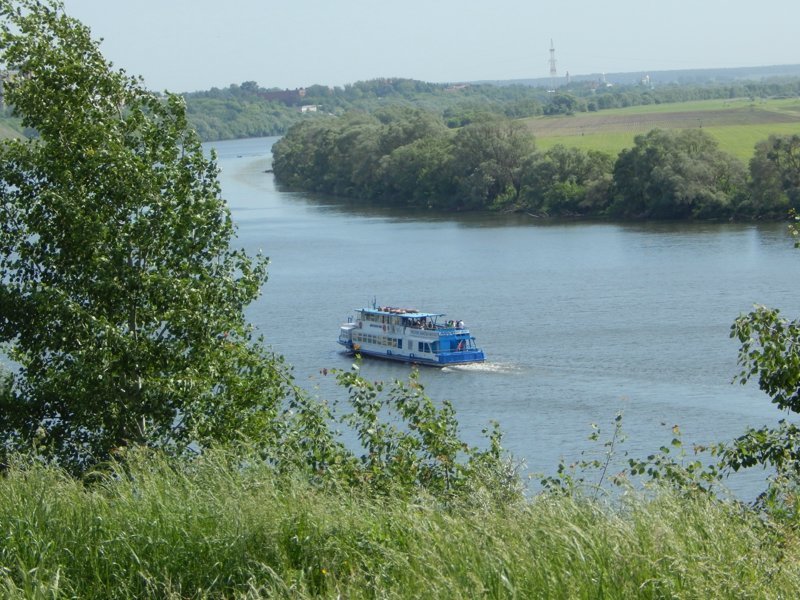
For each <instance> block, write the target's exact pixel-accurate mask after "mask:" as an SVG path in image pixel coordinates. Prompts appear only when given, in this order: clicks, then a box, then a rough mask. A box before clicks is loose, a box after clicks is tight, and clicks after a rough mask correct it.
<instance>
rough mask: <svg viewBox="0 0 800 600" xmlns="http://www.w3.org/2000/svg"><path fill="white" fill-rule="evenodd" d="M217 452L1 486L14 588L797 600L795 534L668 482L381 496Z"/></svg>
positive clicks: (49, 593)
mask: <svg viewBox="0 0 800 600" xmlns="http://www.w3.org/2000/svg"><path fill="white" fill-rule="evenodd" d="M234 456H235V455H233V454H231V455H225V454H222V453H216V454H213V455H210V456H205V457H202V458H200V459H198V460H196V461H194V462H180V463H177V462H174V461H168V460H165V459H163V458H161V457H159V456H158V455H153V454H147V455H142V456H136V455H134V456H131V457H129V460H127V461H126V466H125V467H124V469H123V468H122V467H116V468H112V469H111V470H110V471H109V472H108V473H107V474H105V475H102V476H98V477H97V479H96V480H95V481H93V482H91V483H88V484H86V483H79V482H77V481H76V480H75V479H73V478H71V477H69V476H67V475H66V474H65V473H64V472H63V471H60V470H58V469H56V468H51V467H46V466H41V465H39V464H36V463H31V462H30V461H27V462H25V461H22V462H20V463H18V464H16V465H12V466H11V467H10V468H9V470H8V472H7V473H6V475H5V476H4V477H3V478H2V479H0V540H2V541H0V590H2V592H0V594H2V595H3V596H7V597H49V598H62V597H63V598H67V597H80V598H131V597H194V598H206V597H226V598H227V597H242V598H259V597H292V598H298V597H300V598H302V597H314V596H320V597H338V596H341V597H346V598H363V597H368V598H371V597H441V598H459V597H462V598H467V597H468V598H474V597H490V598H508V597H521V598H534V597H548V598H551V597H554V598H573V597H612V598H628V597H795V596H796V595H797V592H798V591H800V564H798V550H797V544H796V539H795V537H794V535H793V533H792V532H791V531H790V530H786V529H783V528H781V527H778V526H776V525H772V524H770V522H768V521H765V520H763V519H762V518H759V517H758V516H757V515H756V514H755V513H751V512H749V511H748V510H746V509H741V508H738V507H736V506H735V505H733V504H728V503H723V502H719V501H715V500H710V499H708V498H707V497H704V496H698V497H695V498H688V499H687V498H685V497H684V498H679V497H677V496H675V495H672V494H670V493H668V492H663V493H660V494H657V495H656V496H655V497H653V498H650V499H645V498H643V497H632V498H630V499H628V500H626V499H624V498H623V500H622V502H621V503H620V504H619V505H618V506H617V507H616V508H611V507H609V506H606V505H602V504H598V503H594V502H590V501H588V500H579V499H576V498H575V497H572V498H570V497H566V496H561V495H556V494H553V495H542V496H538V497H536V498H534V499H532V500H529V501H525V502H518V503H515V504H510V505H508V506H506V507H504V508H502V509H500V510H497V509H496V506H495V504H494V503H493V502H490V501H487V502H481V501H480V500H481V499H480V498H475V499H474V501H473V502H470V503H469V505H463V506H460V507H459V506H451V507H450V508H449V509H443V508H442V506H441V505H440V504H438V503H436V502H435V501H433V500H431V499H429V498H424V497H423V498H419V497H418V498H415V499H408V498H405V499H398V498H396V497H393V496H391V495H389V496H381V497H380V499H376V497H375V496H374V495H359V494H357V493H354V492H352V491H351V490H350V489H338V490H337V489H331V488H326V489H323V488H320V487H312V486H310V485H309V484H308V483H306V481H307V480H304V479H301V478H292V477H289V476H281V477H278V476H276V475H274V472H273V471H271V470H270V469H269V468H268V467H266V466H264V465H263V463H261V462H252V463H249V462H247V461H242V460H241V459H237V458H234Z"/></svg>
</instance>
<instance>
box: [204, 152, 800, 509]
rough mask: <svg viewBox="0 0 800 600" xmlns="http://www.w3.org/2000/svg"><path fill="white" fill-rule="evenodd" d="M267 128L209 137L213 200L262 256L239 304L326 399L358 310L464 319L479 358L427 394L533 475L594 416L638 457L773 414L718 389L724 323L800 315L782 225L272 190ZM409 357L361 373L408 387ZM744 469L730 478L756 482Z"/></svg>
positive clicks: (441, 375) (750, 486)
mask: <svg viewBox="0 0 800 600" xmlns="http://www.w3.org/2000/svg"><path fill="white" fill-rule="evenodd" d="M273 141H274V139H273V138H265V139H258V140H238V141H230V142H219V143H216V144H215V146H216V148H217V151H218V153H219V164H220V167H221V168H222V173H221V180H222V185H223V193H224V195H225V197H226V199H227V200H228V201H229V203H230V205H231V208H232V211H233V215H234V218H235V220H236V222H237V224H238V227H239V240H238V242H239V245H242V246H244V247H246V248H247V249H249V250H251V251H255V250H257V249H262V250H263V251H264V252H265V254H266V255H268V256H269V257H270V259H271V266H270V270H269V272H270V278H269V282H268V283H267V285H266V286H265V288H264V295H263V297H262V298H261V299H260V300H258V301H257V303H255V305H253V306H252V307H251V308H250V310H249V316H250V318H251V320H252V321H253V322H254V323H255V324H256V325H257V326H258V327H259V329H260V330H261V331H262V333H264V334H265V336H266V338H267V341H268V343H269V344H270V345H271V346H272V347H273V349H274V350H275V351H277V352H279V353H281V354H283V355H284V356H286V358H287V360H288V362H289V363H291V364H292V365H294V367H295V373H296V376H297V379H298V381H299V382H300V383H302V384H303V385H304V386H306V387H308V389H310V390H312V391H314V393H317V394H319V395H321V396H325V397H328V396H329V395H331V394H334V393H338V394H339V395H340V396H341V392H337V391H336V390H334V389H333V386H332V384H331V382H330V381H329V379H330V378H329V377H327V378H326V377H325V376H323V375H321V370H322V369H330V368H332V367H335V368H340V369H346V368H349V366H350V365H351V364H352V360H351V359H350V358H349V357H346V356H344V355H342V354H341V353H340V347H339V346H338V345H337V344H336V337H337V334H338V326H339V324H340V322H342V321H344V320H345V319H346V318H347V316H348V315H349V314H351V310H352V309H353V308H355V307H361V306H366V305H369V304H371V302H372V299H373V297H374V298H376V299H377V302H378V303H379V304H383V305H393V306H407V307H414V308H417V309H420V310H428V311H441V312H446V313H447V314H448V318H454V319H463V320H464V321H465V322H466V323H467V325H468V326H469V327H470V329H471V330H472V332H473V334H474V335H475V336H476V337H477V339H478V343H479V345H480V346H481V347H483V349H484V350H485V352H486V354H487V357H488V362H487V363H486V364H483V365H476V366H466V367H458V368H447V369H443V370H437V369H423V370H422V371H421V373H420V375H421V379H422V381H423V383H424V384H425V386H426V390H427V392H428V393H429V395H430V396H431V397H433V398H434V399H436V400H444V399H447V400H450V401H451V402H452V403H453V404H454V406H455V408H456V410H457V412H458V416H459V420H460V423H461V425H462V428H463V431H464V436H465V437H466V438H467V439H468V440H469V441H471V442H474V443H478V442H480V441H481V440H482V437H481V430H482V429H483V428H484V427H485V426H486V425H487V424H488V423H489V422H490V421H491V420H496V421H498V422H499V423H500V425H501V427H502V429H503V431H504V432H505V438H504V439H505V443H504V445H505V446H506V447H507V448H508V449H509V450H510V451H511V452H512V453H513V454H514V455H515V456H517V457H518V458H520V459H524V460H525V462H526V464H527V468H526V471H531V472H547V473H551V472H553V471H554V469H555V467H556V465H557V464H558V461H559V460H560V459H561V458H562V457H563V458H565V459H567V460H568V461H570V460H573V459H576V458H579V457H580V453H581V452H582V451H592V450H593V449H594V451H597V452H600V451H602V448H600V447H598V445H597V444H593V443H590V442H588V441H587V438H588V436H589V434H590V433H591V424H592V423H598V424H599V425H600V426H601V428H602V429H604V430H606V431H608V433H609V434H610V432H611V422H612V421H613V418H614V416H615V415H616V413H617V412H619V411H623V413H624V416H623V427H624V430H625V432H626V433H627V440H626V442H625V443H624V445H623V446H622V447H621V448H620V449H621V450H627V451H628V452H630V453H631V454H633V455H641V454H644V453H649V452H650V451H652V450H655V449H657V448H658V447H659V446H661V445H662V444H668V443H669V441H670V440H671V439H672V427H673V426H674V425H678V426H679V427H680V429H681V430H682V432H683V435H684V441H685V442H686V443H687V444H690V443H711V442H715V441H721V440H726V439H730V438H733V437H735V436H737V435H739V434H741V433H742V432H743V431H744V429H745V427H746V426H760V425H763V424H773V423H775V422H776V421H777V420H778V419H779V418H782V417H785V416H786V415H783V414H781V413H780V412H779V411H778V410H777V409H775V408H774V407H773V406H772V405H771V404H770V403H769V400H768V398H767V397H766V396H765V395H763V394H762V393H761V392H760V391H759V390H758V389H757V386H756V385H755V384H754V383H751V384H749V385H747V386H741V385H738V384H735V385H734V384H732V383H731V382H732V379H733V377H734V376H735V375H736V373H737V372H738V367H737V364H736V358H737V350H738V344H737V342H736V341H735V340H732V339H730V337H729V333H730V326H731V324H732V322H733V320H734V319H735V318H736V316H737V315H739V314H741V313H743V312H747V311H748V310H750V309H751V308H752V306H753V304H754V303H761V304H766V305H768V306H774V307H778V308H780V309H781V310H782V312H783V313H784V314H785V315H787V316H790V317H792V318H794V317H796V316H797V315H800V301H798V297H797V293H796V282H797V281H798V271H799V270H800V252H798V251H796V250H794V249H793V247H792V241H791V239H790V236H789V235H788V234H787V232H786V227H785V225H784V224H758V225H754V224H686V223H680V224H662V223H644V224H641V223H637V224H612V223H572V222H567V223H545V222H541V221H538V220H535V219H532V218H530V217H527V216H517V215H513V216H499V215H488V216H487V215H474V214H468V215H458V214H455V215H454V214H447V215H441V214H431V213H429V212H419V211H410V210H387V209H377V208H370V207H367V206H363V205H361V206H359V205H358V204H356V203H345V202H341V201H337V200H335V199H330V198H324V197H318V196H313V195H309V194H303V193H290V192H282V191H280V190H278V189H277V188H276V186H275V184H274V181H273V177H272V175H271V174H270V173H268V172H266V171H267V169H268V167H269V155H268V152H269V148H270V145H271V143H272V142H273ZM409 371H410V368H409V367H408V366H406V365H401V364H395V363H389V362H382V361H375V360H371V361H366V362H364V363H363V365H362V372H363V373H364V374H365V375H366V376H367V377H369V378H371V379H381V380H390V379H394V378H400V379H404V378H406V377H407V375H408V373H409ZM760 477H763V474H762V473H756V474H755V475H753V476H751V477H750V478H749V479H748V478H745V479H744V480H743V481H744V483H741V482H739V483H734V487H736V486H739V487H740V488H741V489H743V490H744V492H745V493H750V492H753V490H755V489H756V487H757V483H754V479H755V478H760Z"/></svg>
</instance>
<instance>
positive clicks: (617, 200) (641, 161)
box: [610, 129, 746, 219]
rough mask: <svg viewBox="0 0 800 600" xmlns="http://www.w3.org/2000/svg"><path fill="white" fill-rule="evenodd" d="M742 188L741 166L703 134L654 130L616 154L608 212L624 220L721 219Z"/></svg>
mask: <svg viewBox="0 0 800 600" xmlns="http://www.w3.org/2000/svg"><path fill="white" fill-rule="evenodd" d="M745 185H746V173H745V170H744V165H742V164H741V163H739V161H737V160H736V159H735V158H733V157H731V156H729V155H728V154H725V153H724V152H722V151H720V150H719V148H718V147H717V142H716V141H715V140H714V139H713V138H712V137H711V136H709V135H708V134H707V133H705V132H703V131H701V130H699V129H687V130H682V131H678V132H672V131H663V130H659V129H654V130H652V131H650V132H649V133H648V134H647V135H639V136H636V138H635V140H634V147H633V148H630V149H628V150H623V151H622V152H621V153H620V155H619V158H618V159H617V162H616V164H615V166H614V190H613V191H614V196H615V197H614V202H613V204H612V206H611V208H610V211H611V213H612V214H613V215H615V216H620V217H626V218H657V219H659V218H660V219H685V218H708V217H727V216H729V215H731V214H732V213H733V211H734V210H735V208H736V206H737V204H738V202H739V201H740V198H739V197H740V195H741V194H742V193H743V192H744V190H745Z"/></svg>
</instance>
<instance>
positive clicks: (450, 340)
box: [339, 306, 486, 367]
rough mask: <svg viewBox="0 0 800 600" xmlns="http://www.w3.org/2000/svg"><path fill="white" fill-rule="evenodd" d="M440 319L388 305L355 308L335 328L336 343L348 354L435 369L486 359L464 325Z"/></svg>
mask: <svg viewBox="0 0 800 600" xmlns="http://www.w3.org/2000/svg"><path fill="white" fill-rule="evenodd" d="M444 316H445V314H444V313H427V312H419V311H418V310H416V309H413V308H395V307H392V306H378V307H375V306H373V308H357V309H355V317H349V318H348V319H347V323H344V324H343V325H342V326H341V327H340V328H339V343H340V344H341V345H342V346H344V347H345V348H346V349H347V351H348V352H350V353H352V354H361V355H363V356H375V357H378V358H387V359H390V360H399V361H402V362H410V363H418V364H423V365H432V366H435V367H445V366H448V365H459V364H467V363H475V362H483V361H484V360H486V356H485V355H484V353H483V350H481V349H480V348H478V347H477V346H476V345H475V338H474V337H472V335H470V332H469V329H467V328H466V327H465V326H464V322H463V321H453V320H449V321H443V322H440V319H442V318H443V317H444Z"/></svg>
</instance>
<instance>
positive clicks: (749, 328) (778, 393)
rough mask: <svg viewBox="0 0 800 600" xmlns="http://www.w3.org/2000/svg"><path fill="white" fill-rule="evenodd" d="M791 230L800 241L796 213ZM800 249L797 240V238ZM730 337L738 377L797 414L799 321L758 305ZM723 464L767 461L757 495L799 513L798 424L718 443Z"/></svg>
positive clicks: (799, 407) (749, 432) (799, 404)
mask: <svg viewBox="0 0 800 600" xmlns="http://www.w3.org/2000/svg"><path fill="white" fill-rule="evenodd" d="M790 231H791V233H792V234H793V235H794V237H795V239H796V240H800V217H798V216H797V215H796V214H795V215H794V221H793V223H792V224H791V225H790ZM795 247H797V248H800V241H797V242H795ZM731 337H735V338H737V339H738V340H739V341H740V342H741V344H742V345H741V347H740V349H739V364H740V365H742V371H741V373H740V374H739V381H740V382H741V383H742V384H744V383H746V382H747V381H748V380H750V379H751V378H757V380H758V386H759V388H760V389H761V390H762V391H763V392H765V393H766V394H767V395H768V396H769V397H770V399H771V402H772V403H773V404H775V405H776V406H777V407H778V408H779V409H780V410H782V411H786V412H787V413H792V414H794V415H796V414H798V413H800V320H796V319H795V320H789V319H786V318H784V317H783V316H781V314H780V311H779V310H777V309H774V308H768V307H766V306H756V307H755V308H754V309H753V310H752V311H751V312H750V313H748V314H746V315H742V316H740V317H739V318H738V319H736V322H735V323H734V324H733V327H732V328H731ZM719 451H720V454H721V456H722V458H721V464H722V465H723V466H724V467H725V468H727V469H732V470H734V471H738V470H739V469H742V468H747V467H753V466H770V467H772V468H773V469H774V470H775V472H774V475H773V477H772V482H771V484H770V486H769V488H768V489H767V491H766V492H765V493H764V494H763V495H762V497H761V500H762V502H763V503H764V504H765V505H766V506H767V508H770V509H772V510H776V511H778V512H779V513H780V512H784V511H786V512H788V513H789V514H790V515H791V516H793V517H794V518H796V517H797V515H798V514H800V493H799V492H800V427H798V425H797V423H796V422H791V421H787V420H783V419H782V420H781V421H780V422H779V423H778V424H777V425H776V426H775V427H766V426H765V427H761V428H758V429H754V428H748V429H747V430H746V431H745V433H744V434H743V435H742V436H740V437H739V438H737V439H736V440H734V441H733V442H732V443H728V444H724V445H722V446H721V447H720V450H719Z"/></svg>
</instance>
